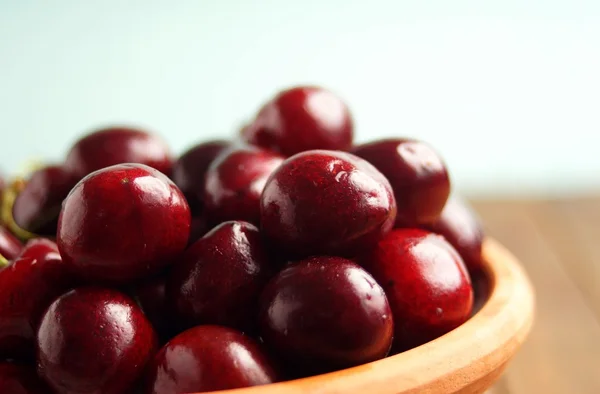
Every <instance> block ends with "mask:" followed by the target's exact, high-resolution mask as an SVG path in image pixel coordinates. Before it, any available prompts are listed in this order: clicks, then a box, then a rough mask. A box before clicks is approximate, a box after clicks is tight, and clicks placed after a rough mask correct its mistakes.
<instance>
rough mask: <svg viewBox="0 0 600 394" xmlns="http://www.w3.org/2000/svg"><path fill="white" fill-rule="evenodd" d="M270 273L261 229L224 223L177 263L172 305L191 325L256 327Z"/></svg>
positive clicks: (172, 280)
mask: <svg viewBox="0 0 600 394" xmlns="http://www.w3.org/2000/svg"><path fill="white" fill-rule="evenodd" d="M270 273H271V267H270V264H269V260H268V257H267V253H266V251H265V250H264V247H263V240H262V239H261V235H260V232H259V231H258V229H257V228H256V227H255V226H254V225H252V224H250V223H247V222H242V221H231V222H225V223H222V224H220V225H219V226H217V227H215V228H214V229H213V230H211V231H210V232H209V233H208V234H206V235H205V236H204V237H203V238H202V239H200V240H199V241H197V242H196V243H194V244H193V245H192V246H191V247H190V248H189V249H188V250H187V251H186V252H185V255H184V256H183V260H182V261H181V262H179V263H177V264H175V265H174V266H173V269H172V272H171V276H170V278H169V282H168V291H169V298H170V300H171V301H172V302H173V306H172V309H173V310H175V311H176V313H177V314H178V317H179V319H180V320H181V321H182V323H183V325H184V326H186V327H191V326H194V325H197V324H217V325H224V326H231V327H234V328H238V329H248V328H252V325H253V323H254V322H253V320H254V318H255V316H256V313H257V308H258V305H257V302H258V297H259V294H260V292H261V291H262V289H263V287H264V286H265V285H266V283H267V281H268V280H269V278H270Z"/></svg>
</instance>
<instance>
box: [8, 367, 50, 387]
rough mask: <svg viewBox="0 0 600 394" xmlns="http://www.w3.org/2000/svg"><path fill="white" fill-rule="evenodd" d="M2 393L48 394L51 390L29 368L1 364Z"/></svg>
mask: <svg viewBox="0 0 600 394" xmlns="http://www.w3.org/2000/svg"><path fill="white" fill-rule="evenodd" d="M0 393H4V394H48V393H50V389H49V388H48V387H47V386H46V385H45V384H44V383H43V382H42V381H41V380H40V379H39V378H38V377H37V375H36V374H35V370H34V369H33V368H30V367H29V366H25V365H19V364H13V363H9V362H5V361H4V362H0Z"/></svg>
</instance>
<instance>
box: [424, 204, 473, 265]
mask: <svg viewBox="0 0 600 394" xmlns="http://www.w3.org/2000/svg"><path fill="white" fill-rule="evenodd" d="M427 228H428V229H429V230H430V231H433V232H435V233H438V234H441V235H443V236H444V237H445V238H446V240H447V241H448V242H450V243H451V244H452V246H454V248H455V249H456V250H457V251H458V253H459V254H460V255H461V257H462V258H463V260H464V262H465V264H466V265H467V268H468V269H469V271H470V272H475V271H478V270H481V269H482V267H483V262H482V260H481V245H482V243H483V238H484V231H483V227H482V225H481V221H480V219H479V217H478V216H477V214H476V213H475V212H474V211H473V210H472V209H471V207H470V206H469V205H468V204H467V202H466V201H464V200H463V199H461V198H459V197H452V198H450V199H449V200H448V202H447V203H446V206H445V207H444V210H443V211H442V214H441V215H440V217H439V218H438V220H436V221H435V223H433V224H432V225H429V226H427Z"/></svg>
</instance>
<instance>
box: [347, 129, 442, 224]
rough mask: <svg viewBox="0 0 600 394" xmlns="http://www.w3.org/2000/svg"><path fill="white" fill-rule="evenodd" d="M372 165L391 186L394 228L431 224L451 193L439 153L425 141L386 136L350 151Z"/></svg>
mask: <svg viewBox="0 0 600 394" xmlns="http://www.w3.org/2000/svg"><path fill="white" fill-rule="evenodd" d="M352 153H354V154H355V155H357V156H360V157H362V158H363V159H365V160H367V161H368V162H369V163H371V164H373V165H374V166H375V167H377V169H378V170H379V171H381V172H382V173H383V175H385V176H386V178H387V179H388V180H389V181H390V183H391V185H392V188H393V189H394V195H395V197H396V204H397V205H398V215H397V217H396V227H412V226H416V225H421V224H428V223H433V222H434V221H435V220H436V219H437V218H438V216H439V215H440V213H441V212H442V209H443V208H444V204H446V200H447V199H448V196H449V194H450V178H449V176H448V171H447V170H446V165H445V164H444V162H443V161H442V159H441V158H440V156H439V155H438V154H437V153H436V152H435V151H434V150H433V149H432V148H431V147H430V146H429V145H427V144H425V143H423V142H420V141H416V140H411V139H401V138H398V139H386V140H380V141H375V142H371V143H368V144H364V145H359V146H357V147H355V148H354V149H353V151H352Z"/></svg>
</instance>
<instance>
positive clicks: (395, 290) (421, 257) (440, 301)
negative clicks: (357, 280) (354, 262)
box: [360, 229, 473, 351]
mask: <svg viewBox="0 0 600 394" xmlns="http://www.w3.org/2000/svg"><path fill="white" fill-rule="evenodd" d="M360 261H361V264H362V265H363V266H364V267H365V268H367V270H368V271H369V272H371V274H373V276H374V277H375V279H377V282H378V283H381V285H382V286H383V288H384V290H385V292H386V294H387V296H388V299H389V301H390V305H391V307H392V313H393V315H394V324H395V335H394V348H395V349H396V350H400V351H401V350H407V349H410V348H413V347H415V346H418V345H421V344H424V343H426V342H429V341H431V340H433V339H435V338H437V337H439V336H441V335H443V334H445V333H447V332H449V331H451V330H453V329H454V328H456V327H458V326H459V325H461V324H462V323H464V322H465V321H466V320H467V319H468V318H469V316H470V314H471V309H472V307H473V288H472V286H471V280H470V278H469V273H468V272H467V269H466V267H465V265H464V263H463V261H462V259H461V258H460V256H459V255H458V253H457V252H456V250H455V249H454V248H453V247H452V245H450V244H449V243H448V242H447V241H446V240H445V239H444V238H443V237H442V236H440V235H437V234H434V233H430V232H428V231H424V230H419V229H398V230H394V231H392V232H391V233H389V234H388V235H387V236H386V237H385V238H383V239H382V240H381V241H379V243H378V244H377V246H376V247H375V248H374V249H372V250H371V251H369V252H367V253H366V254H365V255H364V256H362V257H361V259H360Z"/></svg>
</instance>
